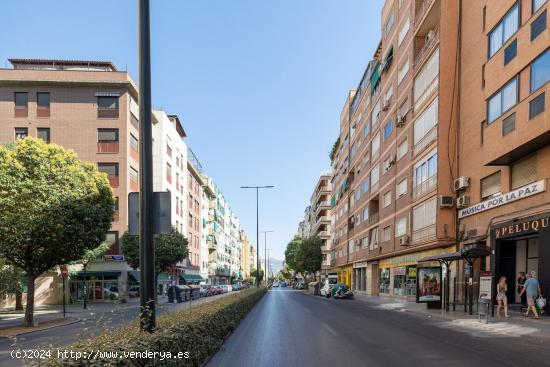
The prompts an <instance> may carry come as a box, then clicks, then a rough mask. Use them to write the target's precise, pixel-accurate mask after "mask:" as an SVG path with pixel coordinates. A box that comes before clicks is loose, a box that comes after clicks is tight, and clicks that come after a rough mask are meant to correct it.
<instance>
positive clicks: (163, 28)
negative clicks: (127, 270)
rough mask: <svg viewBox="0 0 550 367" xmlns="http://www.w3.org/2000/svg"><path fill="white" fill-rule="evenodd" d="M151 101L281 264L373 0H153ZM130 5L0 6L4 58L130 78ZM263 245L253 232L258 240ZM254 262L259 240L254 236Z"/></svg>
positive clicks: (363, 55)
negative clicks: (106, 63)
mask: <svg viewBox="0 0 550 367" xmlns="http://www.w3.org/2000/svg"><path fill="white" fill-rule="evenodd" d="M151 3H152V9H151V12H152V32H151V34H152V53H153V55H152V76H153V81H152V83H153V105H154V106H155V107H156V108H163V109H164V110H166V111H167V112H168V113H173V114H178V115H179V116H180V118H182V119H183V122H184V126H185V129H186V132H187V134H188V141H187V143H188V145H189V146H190V147H191V148H192V149H193V151H194V152H195V153H196V155H197V156H198V158H199V160H200V161H201V163H202V165H203V167H204V168H205V170H206V172H207V173H209V175H210V176H212V177H213V178H214V179H215V181H216V182H217V183H218V185H219V186H220V187H221V189H222V191H223V192H224V194H225V196H226V197H227V199H228V200H229V202H230V203H231V206H232V208H233V210H234V211H235V213H236V214H237V215H238V216H239V217H240V218H241V224H242V226H243V227H244V229H245V230H246V231H247V233H248V234H249V237H250V238H251V239H252V240H253V242H254V243H255V236H256V207H255V193H254V192H253V191H251V190H242V189H240V188H239V187H240V186H242V185H267V184H269V185H275V186H276V188H275V189H272V190H269V191H265V192H262V193H261V197H260V230H274V231H275V233H271V234H268V248H272V249H274V251H272V253H273V256H274V257H276V258H279V259H283V258H284V249H285V247H286V244H287V242H288V241H289V240H290V239H291V238H292V236H293V235H294V234H295V232H296V229H297V225H298V222H299V221H300V220H301V218H302V216H303V210H304V208H305V206H306V205H307V204H308V202H309V197H310V195H311V192H312V190H313V185H314V184H315V182H316V180H317V178H318V176H319V174H320V173H321V172H322V171H325V170H328V168H329V159H328V151H329V150H330V148H331V146H332V143H333V142H334V140H335V139H336V137H337V136H338V132H339V114H340V111H341V109H342V106H343V103H344V101H345V98H346V95H347V93H348V91H349V89H352V88H355V87H356V85H357V84H358V82H359V79H360V78H361V75H362V73H363V71H364V68H365V66H366V64H367V62H368V61H369V59H370V57H371V56H372V54H373V52H374V49H375V47H376V46H377V43H378V40H379V37H380V36H379V35H380V12H381V10H382V4H383V1H382V0H345V1H343V0H340V1H336V0H261V1H260V0H231V1H228V0H209V1H206V0H200V1H199V0H195V1H191V0H153V1H151ZM136 6H137V0H116V1H114V0H94V1H87V2H84V1H74V0H56V1H55V2H47V3H46V2H43V1H39V0H32V1H31V0H21V1H8V2H6V3H5V4H3V5H2V12H1V13H0V27H1V28H2V29H1V31H0V45H1V46H0V62H3V64H0V65H2V66H4V65H5V63H7V61H5V60H6V59H7V58H8V57H21V58H26V57H28V58H62V59H94V60H111V61H113V62H114V63H115V64H116V65H117V66H118V68H119V69H122V70H124V69H127V70H128V71H129V72H130V73H131V75H132V77H133V78H134V79H135V80H136V81H137V78H138V75H137V10H136ZM262 238H263V237H262ZM260 244H261V248H262V251H261V253H262V256H263V240H261V241H260Z"/></svg>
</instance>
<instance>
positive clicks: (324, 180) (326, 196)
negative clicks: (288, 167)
mask: <svg viewBox="0 0 550 367" xmlns="http://www.w3.org/2000/svg"><path fill="white" fill-rule="evenodd" d="M330 180H331V176H330V174H329V173H323V174H321V176H320V177H319V179H318V180H317V182H316V183H315V189H314V190H313V194H312V195H311V199H310V202H311V206H310V207H311V214H312V215H311V233H310V236H318V237H319V238H320V239H321V242H322V246H321V252H322V255H323V260H322V263H321V280H323V279H328V269H329V268H330V250H329V243H328V242H329V241H330V231H331V226H332V224H331V215H330V208H331V207H330V198H331V193H332V189H331V183H330Z"/></svg>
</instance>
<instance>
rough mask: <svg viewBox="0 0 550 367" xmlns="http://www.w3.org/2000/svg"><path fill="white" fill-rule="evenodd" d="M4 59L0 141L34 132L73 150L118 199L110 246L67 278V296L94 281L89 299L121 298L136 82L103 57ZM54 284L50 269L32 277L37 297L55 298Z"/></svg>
mask: <svg viewBox="0 0 550 367" xmlns="http://www.w3.org/2000/svg"><path fill="white" fill-rule="evenodd" d="M9 62H10V63H11V65H12V68H11V69H1V70H0V141H2V142H7V141H14V140H15V139H21V138H24V137H26V136H35V137H39V138H42V139H44V140H45V141H47V142H51V143H55V144H59V145H61V146H63V147H65V148H68V149H72V150H74V151H75V152H76V153H77V154H78V156H79V157H80V159H82V160H84V161H88V162H92V163H94V164H96V165H97V167H98V169H99V170H100V171H102V172H105V173H106V174H107V175H108V177H109V182H110V183H111V186H112V187H113V190H114V193H115V196H116V204H115V205H116V211H115V215H114V217H113V222H112V226H111V230H110V231H109V232H108V234H107V243H108V244H109V245H110V248H109V250H108V251H107V253H106V254H105V255H104V257H103V258H102V259H101V260H98V261H95V262H93V263H91V264H89V265H88V267H87V269H86V271H80V272H78V273H77V275H76V277H75V278H74V279H72V280H71V282H70V284H69V288H70V289H69V290H70V294H71V297H72V298H73V299H75V300H79V299H82V298H83V294H84V292H83V290H84V286H83V283H84V281H85V280H86V281H89V282H93V287H90V288H89V294H88V298H89V299H90V300H91V301H101V300H104V299H105V298H106V297H107V296H108V295H109V298H112V297H113V294H114V293H116V294H118V296H119V297H120V298H126V297H127V293H126V288H127V284H128V272H127V271H128V270H129V268H128V266H127V264H126V262H125V261H124V255H123V254H122V252H121V249H120V244H119V238H120V237H121V235H122V234H123V233H124V231H126V229H127V222H128V215H127V207H128V205H127V198H128V193H130V192H133V191H138V190H139V179H138V167H139V162H138V159H139V155H138V140H139V130H138V116H139V112H138V105H137V103H136V101H137V100H138V91H137V86H136V83H135V82H134V81H133V80H132V78H131V77H130V75H129V74H128V73H127V72H125V71H119V70H117V68H116V67H115V65H113V64H112V63H111V62H108V61H74V60H41V59H10V60H9ZM59 282H60V280H59V279H58V277H57V276H56V274H46V275H45V276H44V277H43V279H41V281H40V282H37V284H38V283H39V285H38V288H37V292H36V296H35V297H36V299H37V302H39V303H40V302H42V303H58V302H60V301H61V298H60V297H61V295H60V294H58V293H59V292H55V289H57V286H56V285H55V284H56V283H59ZM59 284H60V283H59ZM105 289H107V290H116V292H114V291H113V292H114V293H113V292H105V291H104V290H105Z"/></svg>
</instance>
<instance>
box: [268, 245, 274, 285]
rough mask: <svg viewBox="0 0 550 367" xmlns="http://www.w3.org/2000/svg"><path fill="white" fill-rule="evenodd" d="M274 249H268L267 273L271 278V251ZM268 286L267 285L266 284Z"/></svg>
mask: <svg viewBox="0 0 550 367" xmlns="http://www.w3.org/2000/svg"><path fill="white" fill-rule="evenodd" d="M272 250H273V249H272V248H268V249H267V266H266V269H267V270H266V271H267V276H268V277H269V270H270V269H271V261H269V256H270V255H269V251H272ZM266 284H267V283H266Z"/></svg>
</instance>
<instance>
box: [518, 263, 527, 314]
mask: <svg viewBox="0 0 550 367" xmlns="http://www.w3.org/2000/svg"><path fill="white" fill-rule="evenodd" d="M526 280H527V276H525V272H524V271H521V272H520V273H519V277H518V283H517V287H518V294H519V295H520V299H521V308H522V309H524V308H527V294H525V293H521V291H522V289H523V285H524V284H525V281H526Z"/></svg>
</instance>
